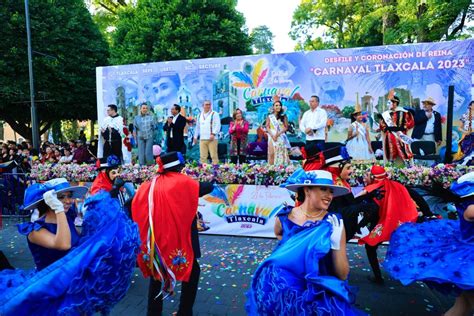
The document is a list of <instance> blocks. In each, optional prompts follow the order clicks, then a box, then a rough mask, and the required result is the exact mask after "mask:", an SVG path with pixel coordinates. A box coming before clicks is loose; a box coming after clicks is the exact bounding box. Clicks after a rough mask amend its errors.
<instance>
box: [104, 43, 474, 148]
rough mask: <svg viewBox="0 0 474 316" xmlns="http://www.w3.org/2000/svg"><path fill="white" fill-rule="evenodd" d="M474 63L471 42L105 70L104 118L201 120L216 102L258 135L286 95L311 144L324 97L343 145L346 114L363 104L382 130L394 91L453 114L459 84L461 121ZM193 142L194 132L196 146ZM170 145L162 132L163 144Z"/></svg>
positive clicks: (294, 123) (405, 102) (407, 102)
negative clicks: (176, 107) (310, 117)
mask: <svg viewBox="0 0 474 316" xmlns="http://www.w3.org/2000/svg"><path fill="white" fill-rule="evenodd" d="M472 56H474V40H466V41H452V42H441V43H426V44H410V45H392V46H379V47H364V48H353V49H338V50H322V51H310V52H295V53H288V54H272V55H270V54H267V55H251V56H237V57H222V58H209V59H195V60H181V61H170V62H157V63H145V64H133V65H123V66H110V67H99V68H97V72H96V74H97V105H98V108H97V111H98V118H99V123H100V122H101V121H102V119H103V118H104V116H105V115H106V112H105V109H106V106H107V105H108V104H111V103H113V104H116V105H118V107H119V113H120V114H121V115H122V116H123V117H124V118H125V119H126V121H127V123H130V122H131V121H132V120H133V117H134V115H136V114H137V113H138V105H139V104H141V103H142V102H147V103H148V104H149V105H150V106H151V107H152V109H153V111H154V113H155V115H156V116H157V118H158V119H159V120H160V121H162V120H163V119H164V118H166V117H167V116H169V115H170V107H171V106H172V105H173V104H174V103H177V104H180V105H181V106H182V107H183V112H184V111H185V112H186V115H187V116H188V117H196V116H197V115H198V114H199V113H200V111H201V106H202V103H203V101H204V100H207V99H208V100H211V101H212V103H213V109H214V110H215V111H218V112H219V113H220V115H221V118H222V119H223V123H224V124H225V123H228V121H229V120H230V117H231V116H232V113H233V111H234V110H235V109H237V108H240V109H242V110H243V111H244V112H245V117H246V119H247V120H248V121H249V122H250V124H251V128H252V129H253V131H254V130H255V129H256V128H257V127H258V126H259V125H260V124H262V122H263V121H264V120H265V117H266V115H267V114H268V111H269V107H270V106H271V104H272V96H273V95H279V96H280V97H281V99H282V101H283V104H284V107H285V109H286V113H287V115H288V118H289V121H290V125H291V127H293V128H290V133H291V135H290V136H291V137H290V138H291V139H292V140H293V141H295V140H302V141H303V140H304V136H303V135H302V133H300V132H299V130H298V129H297V127H298V119H299V117H300V116H301V114H302V112H304V111H305V110H306V109H308V105H307V102H308V101H309V98H310V96H311V95H318V96H319V97H320V99H321V102H320V104H321V106H322V107H323V108H325V109H326V110H327V112H328V115H329V118H330V122H331V124H332V127H331V129H330V131H329V134H328V140H330V141H341V140H344V139H345V138H346V136H347V128H348V126H349V124H350V120H349V119H348V118H347V115H346V117H344V115H343V114H344V113H345V112H347V111H348V109H346V111H345V108H346V107H349V106H354V105H355V104H356V103H359V104H360V105H361V106H362V110H363V111H365V112H366V113H367V116H368V118H369V120H370V123H371V126H372V128H373V129H375V128H376V127H377V126H375V124H374V123H373V121H372V119H371V118H372V117H373V115H374V113H377V112H383V111H384V110H386V109H387V94H388V92H389V90H390V89H395V93H396V95H398V96H399V97H400V98H401V105H402V106H406V107H410V108H418V107H419V106H420V102H421V100H423V99H424V98H427V97H432V98H434V100H435V101H436V103H437V105H436V107H435V110H437V111H439V112H440V113H441V114H442V115H446V110H447V98H448V86H449V85H454V87H455V100H454V119H455V121H456V120H457V119H458V118H459V117H460V116H461V115H462V114H463V113H465V112H466V109H467V105H468V103H469V102H470V100H472V95H473V88H472V86H473V82H474V75H473V62H472ZM224 126H225V125H224ZM457 128H458V126H457V123H456V122H455V129H457ZM225 131H226V127H224V130H223V134H222V135H221V136H222V138H223V140H224V141H225V140H226V138H227V137H228V135H226V132H225ZM192 136H193V129H192V128H191V129H190V131H189V133H188V137H189V139H191V137H192ZM162 139H163V135H161V134H159V133H158V135H157V136H156V141H157V143H160V144H161V142H162Z"/></svg>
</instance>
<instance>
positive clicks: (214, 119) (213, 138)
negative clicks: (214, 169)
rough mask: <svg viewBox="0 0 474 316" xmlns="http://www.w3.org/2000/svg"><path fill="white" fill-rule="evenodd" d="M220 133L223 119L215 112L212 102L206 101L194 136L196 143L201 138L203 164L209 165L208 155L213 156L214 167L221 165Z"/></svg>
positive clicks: (200, 146)
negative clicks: (218, 148) (218, 151)
mask: <svg viewBox="0 0 474 316" xmlns="http://www.w3.org/2000/svg"><path fill="white" fill-rule="evenodd" d="M220 131H221V118H220V116H219V113H217V112H215V111H213V110H212V108H211V101H209V100H206V101H204V103H203V111H202V112H201V114H200V115H199V117H198V121H197V124H196V134H195V135H194V143H196V142H197V139H198V137H199V156H200V160H201V163H207V156H208V154H210V155H211V159H212V164H213V165H217V164H218V163H219V157H218V155H217V145H218V142H219V141H218V139H219V132H220Z"/></svg>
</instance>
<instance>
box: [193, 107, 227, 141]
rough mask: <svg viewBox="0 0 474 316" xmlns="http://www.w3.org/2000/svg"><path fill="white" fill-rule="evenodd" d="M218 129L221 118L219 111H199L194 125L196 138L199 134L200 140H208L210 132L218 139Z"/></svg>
mask: <svg viewBox="0 0 474 316" xmlns="http://www.w3.org/2000/svg"><path fill="white" fill-rule="evenodd" d="M220 131H221V118H220V116H219V113H217V112H215V111H209V112H207V113H204V112H201V114H199V118H198V122H197V126H196V136H195V137H196V138H197V137H198V136H201V138H200V139H201V140H209V139H210V138H211V134H214V139H218V135H219V132H220Z"/></svg>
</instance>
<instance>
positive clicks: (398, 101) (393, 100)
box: [390, 98, 400, 103]
mask: <svg viewBox="0 0 474 316" xmlns="http://www.w3.org/2000/svg"><path fill="white" fill-rule="evenodd" d="M390 101H392V102H397V103H400V100H397V99H393V98H392V99H390Z"/></svg>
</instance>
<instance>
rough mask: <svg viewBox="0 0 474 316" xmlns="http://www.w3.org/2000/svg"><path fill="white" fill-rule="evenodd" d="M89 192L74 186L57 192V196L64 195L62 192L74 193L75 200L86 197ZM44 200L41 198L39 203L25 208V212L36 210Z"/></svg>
mask: <svg viewBox="0 0 474 316" xmlns="http://www.w3.org/2000/svg"><path fill="white" fill-rule="evenodd" d="M87 191H89V188H88V187H85V186H82V185H81V186H74V187H69V188H64V189H61V190H58V191H56V194H59V193H62V192H72V197H73V198H74V199H79V198H82V197H83V196H84V195H86V193H87ZM43 200H44V199H43V198H41V199H39V200H38V201H35V202H34V203H31V204H29V205H27V206H25V207H23V209H24V210H26V211H29V210H32V209H35V208H36V207H37V206H38V204H39V203H40V202H41V201H43Z"/></svg>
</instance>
